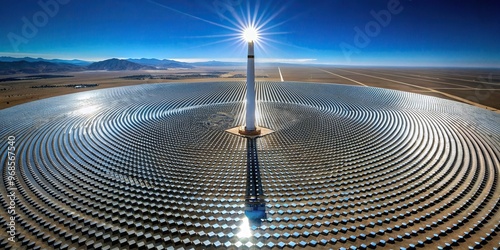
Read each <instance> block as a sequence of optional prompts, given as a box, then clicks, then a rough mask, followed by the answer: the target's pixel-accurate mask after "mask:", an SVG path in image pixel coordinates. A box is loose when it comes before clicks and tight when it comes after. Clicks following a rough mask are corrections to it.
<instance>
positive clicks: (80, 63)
mask: <svg viewBox="0 0 500 250" xmlns="http://www.w3.org/2000/svg"><path fill="white" fill-rule="evenodd" d="M19 61H26V62H51V63H69V64H74V65H78V66H88V65H90V64H91V63H92V62H87V61H83V60H78V59H73V60H63V59H43V58H32V57H23V58H16V57H10V56H0V62H19Z"/></svg>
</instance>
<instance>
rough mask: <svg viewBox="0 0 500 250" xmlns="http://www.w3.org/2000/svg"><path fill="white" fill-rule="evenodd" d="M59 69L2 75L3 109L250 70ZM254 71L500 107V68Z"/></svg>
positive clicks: (234, 77)
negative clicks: (39, 75) (51, 73)
mask: <svg viewBox="0 0 500 250" xmlns="http://www.w3.org/2000/svg"><path fill="white" fill-rule="evenodd" d="M278 68H279V69H278ZM280 70H281V76H280V73H279V72H280ZM56 75H66V76H71V77H61V78H49V79H37V80H30V79H27V80H16V81H2V79H5V78H13V77H14V78H15V77H17V78H19V77H24V76H27V75H4V76H0V109H5V108H9V107H12V106H15V105H19V104H22V103H26V102H31V101H35V100H39V99H43V98H48V97H53V96H58V95H65V94H69V93H76V92H81V91H89V90H95V89H103V88H111V87H119V86H129V85H137V84H146V83H165V82H193V81H244V80H245V78H244V77H245V75H246V71H245V67H237V66H235V67H198V68H194V69H175V70H157V71H151V70H148V71H83V72H64V73H57V74H56ZM256 76H257V78H258V79H257V80H259V81H281V77H282V78H283V80H284V81H299V82H314V83H337V84H348V85H358V86H369V87H379V88H387V89H395V90H402V91H408V92H413V93H419V94H423V95H430V96H435V97H440V98H445V99H450V100H454V101H459V102H464V103H467V104H470V105H474V106H478V107H481V108H485V109H488V110H492V111H495V112H500V110H499V109H500V69H465V68H462V69H459V68H405V67H401V68H385V67H384V68H382V67H334V66H292V65H282V66H279V67H278V66H259V65H257V66H256ZM78 84H98V86H97V87H90V88H74V87H63V86H64V85H78ZM40 86H45V87H40ZM47 86H52V87H47ZM34 87H35V88H34ZM36 87H38V88H36Z"/></svg>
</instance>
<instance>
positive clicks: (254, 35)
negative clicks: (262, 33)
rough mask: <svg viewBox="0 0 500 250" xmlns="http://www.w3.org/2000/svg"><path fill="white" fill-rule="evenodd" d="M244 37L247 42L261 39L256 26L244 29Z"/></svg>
mask: <svg viewBox="0 0 500 250" xmlns="http://www.w3.org/2000/svg"><path fill="white" fill-rule="evenodd" d="M243 39H245V41H247V42H253V41H257V40H258V39H259V32H258V31H257V29H256V28H255V27H252V26H250V27H247V28H245V30H244V31H243Z"/></svg>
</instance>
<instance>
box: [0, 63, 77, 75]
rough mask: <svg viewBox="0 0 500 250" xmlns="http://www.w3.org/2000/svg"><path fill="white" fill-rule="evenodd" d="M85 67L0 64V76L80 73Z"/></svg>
mask: <svg viewBox="0 0 500 250" xmlns="http://www.w3.org/2000/svg"><path fill="white" fill-rule="evenodd" d="M82 70H85V67H83V66H78V65H74V64H69V63H51V62H42V61H36V62H28V61H24V60H23V61H15V62H0V75H13V74H20V73H23V74H39V73H56V72H65V71H82Z"/></svg>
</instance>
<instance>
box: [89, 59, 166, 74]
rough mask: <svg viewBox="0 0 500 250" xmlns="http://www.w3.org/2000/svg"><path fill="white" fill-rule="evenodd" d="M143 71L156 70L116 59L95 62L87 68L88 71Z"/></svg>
mask: <svg viewBox="0 0 500 250" xmlns="http://www.w3.org/2000/svg"><path fill="white" fill-rule="evenodd" d="M141 69H142V70H147V69H156V68H155V67H153V66H147V65H142V64H138V63H135V62H130V61H128V60H123V59H116V58H113V59H108V60H104V61H100V62H95V63H92V64H90V65H89V66H87V70H110V71H119V70H141Z"/></svg>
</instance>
